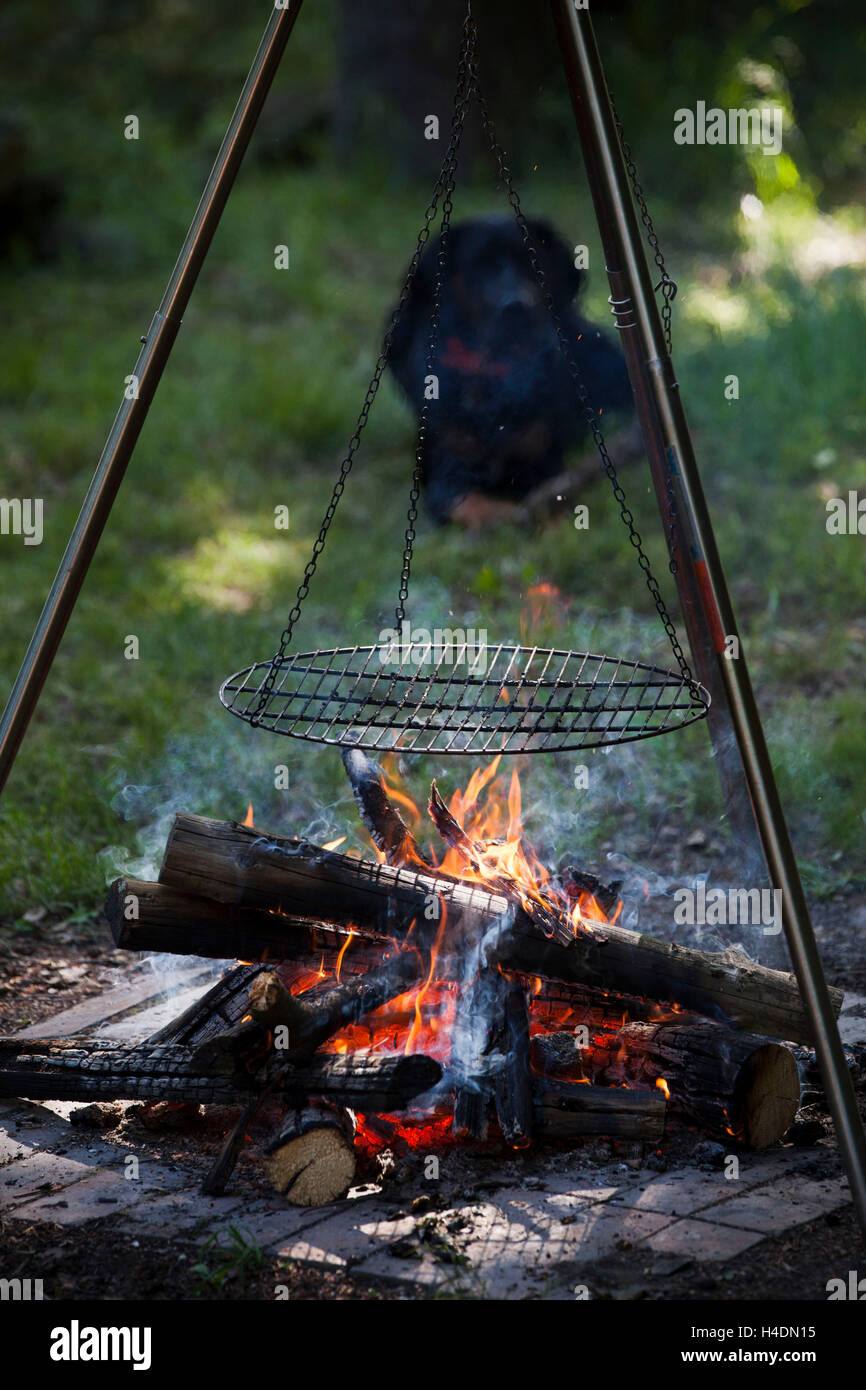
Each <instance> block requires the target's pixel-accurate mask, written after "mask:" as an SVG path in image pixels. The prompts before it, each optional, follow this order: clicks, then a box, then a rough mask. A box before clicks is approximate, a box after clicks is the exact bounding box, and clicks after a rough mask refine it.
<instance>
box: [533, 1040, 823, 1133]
mask: <svg viewBox="0 0 866 1390" xmlns="http://www.w3.org/2000/svg"><path fill="white" fill-rule="evenodd" d="M532 1051H533V1060H534V1063H535V1065H536V1068H537V1069H538V1070H541V1071H543V1072H544V1073H545V1074H546V1075H553V1076H559V1077H563V1076H564V1077H572V1078H574V1077H575V1076H578V1077H586V1078H587V1079H589V1080H591V1081H593V1082H595V1083H599V1082H600V1083H603V1084H604V1085H607V1086H623V1085H627V1086H638V1087H640V1086H647V1085H652V1084H656V1082H657V1081H658V1079H661V1080H662V1081H663V1082H664V1086H663V1087H662V1089H663V1091H664V1093H665V1094H666V1095H668V1094H669V1096H670V1101H671V1105H672V1107H673V1108H674V1109H676V1110H679V1112H680V1113H681V1114H683V1115H685V1116H686V1117H687V1118H688V1119H690V1120H693V1121H695V1122H696V1123H697V1124H699V1125H700V1126H701V1127H702V1128H703V1129H706V1130H708V1131H710V1132H711V1133H714V1134H717V1135H719V1137H721V1138H724V1137H725V1136H726V1135H729V1136H731V1137H733V1138H735V1139H737V1140H738V1141H739V1142H740V1143H741V1144H743V1145H745V1146H746V1147H747V1148H751V1149H764V1148H766V1147H767V1146H768V1145H769V1144H774V1143H775V1142H776V1141H777V1140H779V1139H781V1138H782V1136H783V1135H784V1134H785V1133H786V1131H787V1130H788V1128H789V1127H790V1125H791V1124H792V1123H793V1120H794V1116H795V1115H796V1113H797V1108H798V1106H799V1103H800V1079H799V1074H798V1071H797V1064H796V1062H795V1060H794V1058H793V1056H792V1055H791V1053H790V1051H789V1050H788V1048H786V1047H783V1046H782V1045H781V1044H780V1043H775V1042H768V1041H767V1039H766V1038H759V1037H755V1036H753V1035H752V1034H749V1033H738V1032H734V1031H732V1030H731V1029H727V1028H721V1027H720V1026H719V1025H718V1024H716V1023H708V1022H706V1021H694V1022H689V1023H673V1024H671V1023H630V1024H628V1025H626V1027H624V1028H621V1029H619V1030H618V1031H617V1032H614V1033H603V1034H600V1035H596V1036H595V1037H593V1038H592V1040H591V1042H590V1044H589V1046H588V1047H586V1048H583V1049H576V1048H575V1037H574V1034H571V1033H553V1034H547V1035H539V1036H536V1037H535V1038H533V1040H532Z"/></svg>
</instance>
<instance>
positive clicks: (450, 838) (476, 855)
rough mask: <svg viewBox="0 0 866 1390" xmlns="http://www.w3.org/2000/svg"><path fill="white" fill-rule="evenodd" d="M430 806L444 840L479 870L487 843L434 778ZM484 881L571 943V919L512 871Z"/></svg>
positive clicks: (548, 931)
mask: <svg viewBox="0 0 866 1390" xmlns="http://www.w3.org/2000/svg"><path fill="white" fill-rule="evenodd" d="M427 810H428V812H429V814H430V816H431V818H432V820H433V823H434V825H435V826H436V829H437V830H438V831H439V834H440V835H441V836H442V838H443V840H444V841H445V843H446V844H447V845H450V846H451V848H452V849H455V850H456V851H457V853H458V854H459V855H460V856H461V857H462V859H463V860H464V862H465V863H466V865H467V867H468V868H470V869H472V870H473V871H474V872H475V873H476V874H478V873H479V872H480V866H481V864H482V863H483V861H484V854H485V850H486V846H485V845H484V844H483V843H481V842H480V841H478V840H473V839H472V837H471V836H470V835H467V833H466V831H465V830H464V829H463V826H462V825H461V824H460V822H459V821H458V820H457V819H456V817H454V816H452V814H451V812H450V811H449V809H448V807H447V806H446V805H445V802H444V801H443V800H442V797H441V795H440V793H439V788H438V787H437V786H436V783H435V782H433V784H432V785H431V788H430V801H429V803H428V806H427ZM485 881H486V886H487V887H488V888H489V889H490V890H491V891H492V892H495V893H501V894H502V896H503V897H504V898H505V899H506V900H507V901H508V902H509V903H511V904H512V906H513V907H515V908H517V909H519V910H522V911H523V912H524V913H525V914H526V916H527V917H528V918H529V920H530V921H531V922H532V923H533V925H534V926H536V927H538V928H539V930H540V931H541V932H542V933H543V934H544V935H545V936H548V937H550V938H551V939H552V940H554V941H559V942H560V943H561V944H562V945H568V943H569V942H570V941H571V939H572V937H573V936H574V932H573V930H572V928H571V924H570V923H569V922H568V920H567V919H563V917H562V915H561V914H559V913H557V912H556V911H555V909H553V908H552V907H550V908H549V907H548V906H547V905H546V904H545V903H544V902H543V901H542V900H541V898H540V897H532V896H531V895H530V894H528V893H527V892H526V890H525V888H524V887H523V885H522V884H520V883H519V882H518V881H517V879H515V878H512V877H511V876H510V875H509V874H505V873H495V874H490V875H488V876H487V878H486V880H485Z"/></svg>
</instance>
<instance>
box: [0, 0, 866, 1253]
mask: <svg viewBox="0 0 866 1390" xmlns="http://www.w3.org/2000/svg"><path fill="white" fill-rule="evenodd" d="M301 3H302V0H286V3H285V4H278V5H275V6H274V8H273V10H272V13H271V16H270V18H269V20H268V23H267V27H266V29H265V33H264V37H263V38H262V41H261V44H260V45H259V49H258V52H257V53H256V56H255V59H254V61H253V65H252V67H251V69H250V73H249V76H248V77H247V80H246V83H245V84H244V88H243V91H242V92H241V96H240V100H239V101H238V104H237V107H236V108H235V111H234V114H233V115H232V118H231V121H230V122H229V127H228V130H227V131H226V134H225V138H224V139H223V142H222V145H221V146H220V149H219V153H218V154H217V157H216V161H215V163H214V166H213V169H212V170H211V174H210V177H209V178H208V181H207V184H206V185H205V189H204V192H203V194H202V197H201V201H200V202H199V205H198V207H197V209H196V212H195V216H194V217H193V220H192V224H191V226H190V229H189V232H188V233H187V236H186V240H185V241H184V244H183V246H182V248H181V251H180V255H179V257H178V260H177V263H176V265H175V268H174V270H173V272H172V274H171V278H170V280H169V282H168V287H167V288H166V291H165V295H164V296H163V299H162V303H161V304H160V306H159V309H158V310H157V312H156V314H155V315H154V318H153V322H152V323H151V326H150V328H149V329H148V332H147V336H146V337H145V338H144V339H143V340H142V342H143V346H142V350H141V353H140V354H139V358H138V361H137V363H136V365H135V370H134V375H135V377H136V379H137V383H138V390H137V394H135V395H134V396H133V397H132V398H131V399H127V398H126V397H124V400H123V402H122V404H121V407H120V409H119V411H118V413H117V416H116V418H115V421H114V424H113V425H112V428H111V432H110V434H109V436H108V440H107V442H106V445H105V448H104V450H103V453H102V457H101V458H100V460H99V465H98V467H97V469H96V472H95V474H94V477H93V481H92V483H91V485H90V488H89V490H88V493H87V496H86V497H85V499H84V504H83V506H82V509H81V513H80V515H79V517H78V520H77V522H76V524H75V527H74V529H73V532H72V535H71V537H70V539H69V543H68V545H67V547H66V551H65V553H64V556H63V559H62V560H61V562H60V568H59V570H58V572H57V575H56V577H55V580H54V583H53V585H52V587H51V590H50V592H49V595H48V598H47V599H46V602H45V606H44V608H43V610H42V614H41V616H40V618H39V621H38V623H37V625H36V629H35V631H34V633H33V637H32V639H31V642H30V646H29V648H28V650H27V654H26V656H25V658H24V661H23V663H22V666H21V670H20V671H19V673H18V677H17V679H16V681H15V685H14V687H13V689H12V693H11V695H10V697H9V701H8V704H7V706H6V709H5V711H4V713H3V717H2V720H0V790H2V788H3V786H4V785H5V782H6V778H7V777H8V775H9V771H10V769H11V767H12V764H13V763H14V760H15V756H16V754H17V752H18V749H19V747H20V745H21V741H22V739H23V737H24V733H25V731H26V729H27V725H28V723H29V721H30V717H31V715H32V714H33V711H34V709H35V707H36V704H37V702H38V699H39V695H40V693H41V690H42V687H43V685H44V683H45V679H46V677H47V675H48V672H49V670H50V668H51V663H52V661H53V659H54V655H55V652H56V651H57V648H58V646H59V644H60V640H61V638H62V636H63V633H64V630H65V628H66V624H67V622H68V620H69V617H70V614H71V613H72V610H73V608H74V606H75V601H76V599H77V597H78V593H79V591H80V589H81V585H82V583H83V581H84V577H85V575H86V573H87V569H88V566H89V564H90V561H91V559H92V558H93V554H94V551H95V549H96V546H97V544H98V542H99V538H100V536H101V534H102V530H103V528H104V526H105V523H106V521H107V519H108V516H109V513H110V511H111V507H112V504H113V502H114V499H115V497H116V495H117V491H118V488H119V487H120V484H121V482H122V480H123V476H124V473H125V471H126V466H127V464H128V463H129V460H130V458H131V456H132V452H133V449H134V448H135V444H136V441H137V439H138V435H139V433H140V431H141V427H142V425H143V424H144V421H145V418H146V416H147V412H148V409H149V408H150V403H151V401H152V400H153V397H154V394H155V392H156V388H157V386H158V385H159V381H160V378H161V376H162V372H163V369H164V367H165V364H166V362H167V361H168V357H169V354H170V353H171V349H172V347H173V345H174V341H175V338H176V337H177V333H178V330H179V328H180V324H181V320H182V317H183V313H184V310H185V308H186V305H187V303H188V301H189V297H190V295H191V293H192V290H193V287H194V285H195V282H196V279H197V278H198V273H199V270H200V269H201V266H202V263H203V262H204V259H205V256H206V255H207V251H208V248H209V246H210V243H211V240H212V238H213V234H214V232H215V230H216V227H217V225H218V223H219V219H220V216H221V214H222V210H223V208H224V207H225V204H226V200H227V199H228V196H229V193H230V191H231V188H232V185H233V183H234V179H235V175H236V173H237V171H238V168H239V166H240V163H241V160H242V159H243V156H244V152H245V151H246V148H247V145H248V144H249V140H250V137H251V135H252V133H253V130H254V129H255V125H256V122H257V120H258V116H259V113H260V111H261V109H262V105H263V103H264V100H265V97H266V95H267V93H268V90H269V88H270V85H271V82H272V80H273V77H274V74H275V72H276V70H277V68H278V66H279V63H280V59H281V58H282V55H283V51H284V49H285V46H286V43H287V41H288V38H289V35H290V34H291V32H292V29H293V27H294V24H295V21H296V19H297V17H298V14H299V12H300V9H301ZM552 9H553V14H554V20H555V23H556V28H557V33H558V36H559V43H560V47H561V51H562V60H563V65H564V69H565V75H566V80H567V82H568V87H569V91H570V93H571V99H572V104H573V107H574V114H575V119H576V122H577V127H578V131H579V134H580V140H581V145H582V148H583V157H584V163H585V166H586V172H587V176H588V181H589V185H590V190H591V193H592V198H593V203H594V206H595V213H596V219H597V222H598V226H599V231H600V233H601V239H602V245H603V247H604V254H605V262H606V267H607V273H608V278H609V281H610V286H611V302H612V304H613V307H614V310H615V314H616V318H617V325H618V327H619V328H620V329H621V337H622V342H623V349H624V352H625V357H626V364H627V366H628V371H629V377H630V380H631V384H632V390H633V393H634V396H635V402H636V405H637V412H638V417H639V420H640V424H641V429H642V432H643V438H644V443H645V445H646V449H647V453H648V456H649V460H650V467H651V472H652V477H653V482H654V486H655V491H656V496H657V499H658V502H659V506H660V508H661V513H662V521H663V525H665V526H667V525H668V518H669V513H670V512H671V510H672V509H671V500H672V499H673V502H674V514H675V522H674V523H673V525H672V528H671V529H672V549H673V551H674V554H675V557H676V560H677V564H676V579H677V589H678V593H679V598H680V603H681V605H682V608H683V614H684V618H685V622H686V628H687V631H688V634H689V641H690V646H691V650H692V655H693V659H694V661H695V665H696V668H697V671H696V674H697V675H698V678H699V679H700V680H701V682H702V683H703V684H705V685H706V686H707V688H708V689H709V690H710V692H711V694H712V696H713V706H712V721H711V725H710V734H711V738H712V742H713V749H714V753H715V755H716V765H717V768H718V771H719V776H720V779H721V782H722V787H723V791H724V794H725V800H726V804H727V807H728V811H729V815H730V817H731V820H732V823H733V824H734V825H735V827H736V826H737V825H738V824H744V823H745V824H747V825H748V828H749V833H753V829H754V827H756V828H757V833H758V835H759V837H760V844H761V847H762V850H763V854H764V856H765V858H766V863H767V866H768V869H769V874H770V879H771V882H772V885H773V887H774V888H777V889H780V890H781V892H782V904H783V924H784V929H785V936H786V939H787V943H788V949H789V952H790V956H791V961H792V963H793V967H794V972H795V974H796V977H797V982H798V984H799V987H800V993H801V995H802V998H803V1003H804V1006H805V1008H806V1011H807V1013H808V1016H809V1019H810V1022H811V1025H812V1033H813V1037H814V1042H815V1050H816V1054H817V1058H818V1063H819V1066H820V1070H821V1077H822V1080H823V1084H824V1089H825V1092H826V1095H827V1100H828V1104H829V1106H830V1111H831V1114H832V1116H833V1120H834V1123H835V1126H836V1133H837V1137H838V1140H839V1147H840V1150H841V1153H842V1157H843V1160H844V1162H845V1167H846V1170H847V1174H848V1181H849V1183H850V1186H851V1192H852V1196H853V1199H854V1204H855V1206H856V1209H857V1214H858V1217H859V1220H860V1224H861V1226H862V1228H863V1230H864V1234H866V1135H864V1131H863V1125H862V1123H861V1121H860V1116H859V1112H858V1109H857V1101H856V1096H855V1093H854V1088H853V1084H852V1081H851V1077H850V1075H849V1073H848V1069H847V1066H846V1064H845V1055H844V1052H843V1050H842V1044H841V1040H840V1038H839V1032H838V1029H837V1027H836V1021H835V1018H834V1015H833V1010H832V1006H831V1003H830V998H829V994H828V991H827V984H826V981H825V979H824V972H823V969H822V966H821V961H820V957H819V955H818V949H817V945H816V942H815V934H814V930H813V927H812V923H811V920H810V917H809V910H808V907H807V905H806V899H805V894H804V892H803V887H802V884H801V882H800V876H799V872H798V869H797V864H796V860H795V858H794V852H793V849H792V846H791V841H790V837H789V835H788V828H787V825H786V823H785V817H784V813H783V811H782V807H781V803H780V801H779V795H778V791H777V789H776V783H775V779H774V776H773V770H772V766H771V763H770V757H769V753H768V751H767V745H766V742H765V739H764V733H763V728H762V726H761V720H760V716H759V714H758V709H757V705H756V703H755V697H754V693H753V690H752V686H751V682H750V679H749V674H748V670H747V667H746V661H745V657H744V656H743V655H742V644H741V643H739V638H738V633H737V626H736V621H735V618H734V613H733V608H732V606H731V600H730V596H729V594H728V589H727V584H726V582H725V576H724V572H723V570H722V566H721V561H720V559H719V555H718V550H717V548H716V542H715V537H714V535H713V527H712V522H711V520H710V515H709V511H708V508H707V504H706V500H705V498H704V494H703V488H702V486H701V481H700V477H699V474H698V469H697V464H696V461H695V456H694V451H693V448H692V443H691V438H690V435H689V429H688V425H687V423H686V418H685V414H684V412H683V407H682V402H681V400H680V394H679V388H678V385H677V381H676V377H675V374H674V369H673V364H672V362H671V358H670V354H669V353H668V350H667V345H666V342H665V337H664V332H663V327H662V320H661V316H660V314H659V308H658V304H657V301H656V298H655V294H654V292H653V286H652V280H651V278H650V275H649V270H648V267H647V262H646V258H645V255H644V252H643V248H642V244H641V237H640V229H639V226H638V221H637V216H636V213H635V208H634V204H633V202H632V198H631V193H630V189H629V184H628V173H627V168H626V163H625V159H624V155H623V150H622V145H621V142H620V139H619V135H618V133H617V129H616V122H615V118H614V114H613V111H612V107H611V102H610V97H609V94H608V90H607V85H606V82H605V77H604V70H603V68H602V64H601V59H600V57H599V53H598V48H597V46H596V41H595V34H594V31H593V26H592V21H591V19H590V16H589V12H588V9H587V8H586V6H585V4H583V5H580V4H578V3H577V0H552ZM731 638H737V639H738V643H739V645H738V647H734V650H739V653H740V654H739V655H738V656H737V657H736V658H734V659H731V658H730V657H729V652H730V651H731V650H732V645H733V644H732V643H731V642H730V641H726V639H731ZM731 730H732V731H733V734H734V741H733V743H732V742H731V740H730V738H729V737H728V734H729V732H730V731H731Z"/></svg>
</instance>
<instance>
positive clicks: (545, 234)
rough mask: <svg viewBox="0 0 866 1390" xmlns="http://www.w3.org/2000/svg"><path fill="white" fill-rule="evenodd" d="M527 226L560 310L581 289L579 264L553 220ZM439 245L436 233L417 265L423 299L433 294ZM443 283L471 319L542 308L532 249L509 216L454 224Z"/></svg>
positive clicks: (519, 314) (418, 288)
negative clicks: (558, 234)
mask: <svg viewBox="0 0 866 1390" xmlns="http://www.w3.org/2000/svg"><path fill="white" fill-rule="evenodd" d="M527 226H528V230H529V237H530V241H531V243H532V246H533V249H534V251H535V253H536V258H537V262H538V265H539V267H540V269H541V271H542V272H543V274H544V278H545V283H546V285H547V288H548V289H549V290H550V293H551V294H552V296H553V301H554V304H555V305H556V307H557V309H562V308H564V307H566V306H567V305H568V304H570V303H571V301H572V300H573V299H574V298H575V296H576V294H577V292H578V290H579V289H580V283H581V279H582V272H581V271H579V270H577V269H575V266H574V261H573V258H572V256H571V254H570V253H569V251H568V248H567V247H566V246H565V245H564V244H563V242H562V241H561V240H560V238H559V237H558V236H557V235H556V233H555V232H554V230H553V228H552V227H551V226H550V224H549V223H547V222H543V221H539V220H535V219H533V220H531V221H528V223H527ZM439 246H440V241H439V238H438V237H437V238H436V240H435V241H434V242H433V243H432V244H431V246H430V248H429V249H428V250H427V252H426V253H425V255H424V256H423V257H422V260H421V264H420V266H419V268H418V274H417V277H416V281H415V293H416V294H417V295H418V297H419V298H420V299H422V300H426V299H427V298H429V297H430V296H432V293H433V286H434V277H435V273H436V260H437V256H438V253H439ZM445 283H446V286H447V291H448V294H449V295H450V296H453V298H454V300H455V301H456V303H457V304H458V305H459V308H460V311H461V313H462V314H463V316H465V318H466V319H467V320H468V321H475V322H483V321H490V320H493V319H497V318H500V317H502V316H505V317H513V318H514V320H515V322H517V321H519V320H520V319H521V318H524V317H526V315H527V314H528V313H530V314H531V313H535V312H536V311H537V310H538V309H539V308H541V309H542V310H544V296H543V293H542V290H541V287H540V285H539V282H538V278H537V276H536V274H535V271H534V269H533V266H532V262H531V259H530V255H529V252H528V251H527V248H526V245H525V242H524V240H523V236H522V233H521V231H520V228H519V227H518V226H517V224H516V222H515V221H514V219H513V218H511V217H485V218H477V219H475V220H473V221H471V222H462V223H458V224H456V225H455V226H453V227H452V228H451V229H450V232H449V235H448V238H447V242H446V260H445ZM545 312H546V311H545Z"/></svg>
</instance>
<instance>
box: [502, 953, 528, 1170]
mask: <svg viewBox="0 0 866 1390" xmlns="http://www.w3.org/2000/svg"><path fill="white" fill-rule="evenodd" d="M503 1013H504V1024H505V1027H504V1036H503V1038H502V1044H503V1046H504V1049H505V1057H504V1061H503V1063H502V1065H501V1066H499V1067H497V1069H496V1071H495V1073H494V1078H493V1095H494V1098H495V1101H496V1115H497V1118H498V1120H499V1128H500V1129H501V1130H502V1138H503V1139H504V1140H505V1142H506V1144H508V1145H509V1146H510V1147H511V1148H512V1149H525V1148H528V1147H529V1145H530V1144H531V1142H532V1078H531V1076H530V1070H529V1005H528V1003H527V1000H526V990H525V989H524V988H523V986H522V985H521V984H519V983H517V982H515V981H514V980H509V981H508V988H507V991H506V995H505V1007H504V1011H503Z"/></svg>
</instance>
